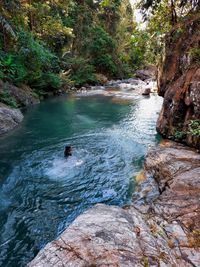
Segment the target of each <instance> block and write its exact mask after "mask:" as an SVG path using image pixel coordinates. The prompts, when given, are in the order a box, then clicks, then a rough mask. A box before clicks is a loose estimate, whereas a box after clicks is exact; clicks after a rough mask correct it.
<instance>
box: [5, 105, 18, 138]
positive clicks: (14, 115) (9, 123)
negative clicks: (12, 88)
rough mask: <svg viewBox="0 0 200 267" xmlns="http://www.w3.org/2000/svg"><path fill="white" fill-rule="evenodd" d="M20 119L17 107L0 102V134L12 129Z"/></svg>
mask: <svg viewBox="0 0 200 267" xmlns="http://www.w3.org/2000/svg"><path fill="white" fill-rule="evenodd" d="M22 120H23V115H22V113H21V111H20V110H19V109H14V108H10V107H8V106H6V105H4V104H2V103H0V135H2V134H4V133H7V132H8V131H10V130H12V129H14V128H15V127H16V126H18V125H19V123H20V122H21V121H22Z"/></svg>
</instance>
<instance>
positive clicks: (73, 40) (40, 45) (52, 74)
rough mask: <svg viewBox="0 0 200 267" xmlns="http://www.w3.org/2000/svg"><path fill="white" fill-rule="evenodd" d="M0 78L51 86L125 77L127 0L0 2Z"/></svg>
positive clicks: (128, 23) (128, 33)
mask: <svg viewBox="0 0 200 267" xmlns="http://www.w3.org/2000/svg"><path fill="white" fill-rule="evenodd" d="M0 4H1V5H0V78H1V79H3V80H8V81H10V82H13V83H14V84H16V85H20V84H21V83H26V84H28V85H30V86H31V87H33V88H36V89H37V88H43V89H45V90H47V89H51V90H52V89H53V88H55V89H56V88H59V87H60V86H62V84H66V83H69V80H71V81H72V82H73V83H74V84H75V85H78V86H79V85H82V84H84V83H95V82H96V81H97V80H96V75H95V74H96V73H102V74H106V75H107V76H109V77H124V76H127V75H129V72H130V69H129V68H128V66H127V65H128V64H129V62H128V59H127V56H126V54H129V50H130V49H131V45H130V39H131V33H132V29H133V16H132V8H131V6H130V3H129V1H128V0H123V1H119V0H103V1H92V0H85V1H81V0H52V1H46V0H27V1H25V0H23V1H21V0H10V1H5V0H1V1H0Z"/></svg>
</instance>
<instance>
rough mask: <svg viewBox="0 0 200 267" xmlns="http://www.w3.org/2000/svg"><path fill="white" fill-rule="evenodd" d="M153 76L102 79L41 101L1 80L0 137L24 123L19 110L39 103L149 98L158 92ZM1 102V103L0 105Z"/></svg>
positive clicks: (139, 74)
mask: <svg viewBox="0 0 200 267" xmlns="http://www.w3.org/2000/svg"><path fill="white" fill-rule="evenodd" d="M152 72H153V73H152ZM154 74H155V71H154V70H150V71H148V70H140V71H138V72H137V73H136V78H130V79H124V80H112V81H108V80H107V79H106V77H105V79H104V81H102V82H101V85H96V86H87V87H85V86H83V87H81V88H75V87H69V88H68V89H67V90H66V89H65V88H64V89H63V90H61V89H60V90H58V91H55V92H49V93H46V94H45V95H44V96H45V97H44V96H42V95H41V96H42V98H40V97H39V95H37V94H35V92H34V91H33V90H32V89H31V88H30V87H28V86H25V85H24V86H22V87H21V88H18V87H16V86H14V85H11V84H9V83H8V82H5V83H4V82H3V81H1V80H0V122H1V127H0V136H1V135H3V134H5V133H7V132H9V131H11V130H13V129H14V128H16V127H17V126H18V125H20V123H21V122H22V120H23V114H22V112H21V111H20V109H21V108H23V107H27V108H28V107H30V106H32V105H35V104H38V103H40V100H43V99H46V98H48V97H52V96H58V95H66V94H75V95H79V96H88V95H103V96H113V97H115V98H116V99H121V100H122V101H123V100H129V99H133V98H135V97H137V96H140V95H145V96H148V95H149V94H150V93H151V92H156V91H157V88H156V84H155V81H154V80H155V76H154ZM1 101H3V102H4V103H1Z"/></svg>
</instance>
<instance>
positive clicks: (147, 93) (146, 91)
mask: <svg viewBox="0 0 200 267" xmlns="http://www.w3.org/2000/svg"><path fill="white" fill-rule="evenodd" d="M150 93H151V89H150V88H145V90H144V91H143V92H142V95H146V96H148V95H150Z"/></svg>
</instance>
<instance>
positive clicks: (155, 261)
mask: <svg viewBox="0 0 200 267" xmlns="http://www.w3.org/2000/svg"><path fill="white" fill-rule="evenodd" d="M144 177H146V179H145V180H144V181H143V182H142V184H140V185H139V186H138V192H136V194H135V199H136V201H135V202H134V204H133V205H131V206H127V207H124V208H120V207H114V206H106V205H103V204H98V205H96V206H94V207H93V208H92V209H90V210H88V211H86V212H85V213H83V214H82V215H80V216H79V217H78V218H77V219H76V220H75V221H74V222H73V223H72V225H71V226H70V227H69V228H67V229H66V230H65V231H64V232H63V233H62V234H61V236H60V237H59V238H58V239H57V240H55V241H53V242H51V243H49V244H47V246H46V247H45V248H44V249H43V250H41V251H40V252H39V254H38V255H37V257H36V258H35V259H34V260H33V261H32V262H31V263H29V264H28V266H29V267H50V266H54V267H58V266H66V267H69V266H72V267H89V266H90V267H92V266H93V267H94V266H101V267H106V266H110V267H118V266H120V267H128V266H130V267H134V266H137V267H142V266H161V267H166V266H167V267H168V266H169V267H172V266H173V267H174V266H180V267H189V266H196V267H197V266H199V263H200V201H199V199H200V183H199V181H200V154H197V153H196V152H195V151H194V150H192V149H188V148H185V147H183V146H181V145H177V144H175V143H172V142H166V143H164V144H161V145H160V146H159V147H157V148H154V149H152V150H151V151H150V152H149V153H148V155H147V158H146V161H145V170H144ZM147 189H148V190H147Z"/></svg>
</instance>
